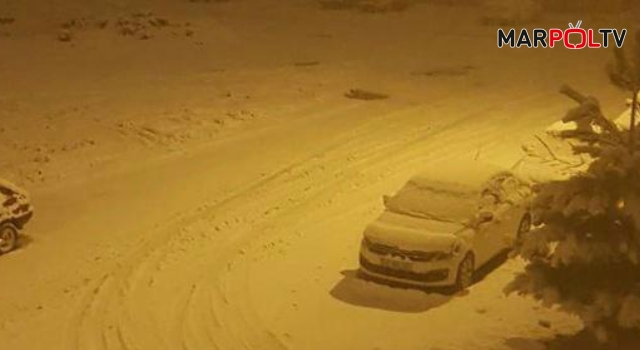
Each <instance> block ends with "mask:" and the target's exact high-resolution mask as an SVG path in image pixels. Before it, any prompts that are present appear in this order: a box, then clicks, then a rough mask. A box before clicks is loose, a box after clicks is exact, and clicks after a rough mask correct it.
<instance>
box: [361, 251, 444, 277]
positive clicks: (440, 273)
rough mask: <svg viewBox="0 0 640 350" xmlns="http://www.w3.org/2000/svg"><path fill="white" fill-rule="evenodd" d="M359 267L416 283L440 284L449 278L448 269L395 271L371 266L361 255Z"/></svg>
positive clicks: (374, 265)
mask: <svg viewBox="0 0 640 350" xmlns="http://www.w3.org/2000/svg"><path fill="white" fill-rule="evenodd" d="M360 266H362V267H364V268H365V269H366V270H368V271H371V272H373V273H378V274H381V275H385V276H390V277H395V278H399V279H405V280H411V281H418V282H440V281H444V280H446V279H447V278H448V277H449V270H448V269H437V270H433V271H429V272H426V273H419V272H413V271H406V270H396V269H391V268H388V267H385V266H380V265H376V264H373V263H371V262H370V261H369V260H367V259H366V258H365V257H364V256H362V255H360Z"/></svg>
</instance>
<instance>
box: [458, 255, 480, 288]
mask: <svg viewBox="0 0 640 350" xmlns="http://www.w3.org/2000/svg"><path fill="white" fill-rule="evenodd" d="M475 269H476V267H475V259H474V258H473V254H471V253H469V254H467V255H466V256H465V257H464V259H462V261H461V262H460V265H458V275H457V276H456V289H457V290H465V289H467V288H469V287H470V286H471V285H472V284H473V275H474V272H475Z"/></svg>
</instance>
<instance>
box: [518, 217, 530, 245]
mask: <svg viewBox="0 0 640 350" xmlns="http://www.w3.org/2000/svg"><path fill="white" fill-rule="evenodd" d="M529 231H531V215H529V214H525V215H524V216H523V217H522V219H521V220H520V224H519V225H518V232H517V234H516V240H517V242H520V241H522V238H523V237H524V235H526V234H527V233H529Z"/></svg>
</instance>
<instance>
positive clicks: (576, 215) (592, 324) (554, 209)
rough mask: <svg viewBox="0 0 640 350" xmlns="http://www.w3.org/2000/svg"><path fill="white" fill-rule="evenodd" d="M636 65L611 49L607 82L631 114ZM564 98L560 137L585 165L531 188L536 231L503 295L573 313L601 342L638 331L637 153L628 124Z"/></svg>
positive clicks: (588, 103) (639, 86)
mask: <svg viewBox="0 0 640 350" xmlns="http://www.w3.org/2000/svg"><path fill="white" fill-rule="evenodd" d="M639 57H640V56H639ZM636 67H640V65H638V64H636V63H635V62H632V61H631V60H627V59H626V58H625V57H624V56H623V55H622V53H621V52H620V51H618V53H617V54H616V62H615V64H614V65H613V66H612V67H611V69H610V76H611V78H612V81H613V82H614V83H615V84H616V85H618V86H620V87H622V88H624V89H625V90H627V91H628V92H629V93H630V94H632V95H633V102H632V103H633V105H632V110H633V115H635V113H636V106H637V103H638V101H637V98H636V96H637V93H638V91H639V90H640V74H639V71H638V69H636ZM563 92H564V93H565V94H566V95H568V96H569V97H571V98H573V99H574V100H576V101H577V102H578V103H579V106H578V107H577V108H575V109H572V110H571V111H569V113H568V114H567V116H566V117H565V118H564V119H563V120H564V121H565V122H568V121H573V122H575V123H576V124H577V125H578V128H577V129H576V130H571V131H565V132H563V133H562V135H561V137H563V138H565V139H567V140H568V141H569V142H570V143H571V144H572V146H573V149H574V152H575V153H578V154H588V155H589V157H590V159H592V162H591V163H590V165H589V167H588V168H587V170H586V171H584V172H581V173H578V174H576V175H574V176H572V177H570V178H568V179H565V180H558V181H553V182H549V183H546V184H543V185H541V186H540V187H539V188H538V191H537V194H536V198H535V200H534V203H533V205H532V211H533V216H534V219H535V221H536V222H535V223H536V224H537V225H540V227H539V228H538V229H536V230H534V231H532V232H531V234H529V235H528V236H527V237H526V238H525V239H524V240H523V242H522V244H521V246H520V247H518V250H517V252H518V253H519V254H520V255H521V256H522V257H523V258H524V259H525V260H526V261H527V266H526V269H525V272H524V273H522V274H520V275H518V276H517V277H516V278H515V280H514V281H513V282H512V283H511V284H510V285H509V286H508V287H507V289H506V291H507V292H508V293H510V292H517V293H521V294H526V295H531V296H533V297H534V298H536V299H538V300H540V301H542V303H543V304H545V305H547V306H559V307H560V308H561V309H563V310H566V311H568V312H571V313H574V314H576V315H578V316H579V317H580V318H581V319H582V320H583V322H584V324H585V326H586V328H587V329H589V330H591V331H593V332H594V334H595V335H596V337H597V338H598V339H599V340H600V341H607V340H610V339H611V336H612V335H615V334H619V333H620V332H621V331H624V330H635V331H640V148H639V147H638V143H637V142H636V140H635V139H636V133H637V132H636V130H635V128H634V127H633V124H630V126H629V128H624V129H623V128H619V127H617V126H616V124H615V123H613V122H611V121H610V120H609V119H607V118H605V117H604V116H603V115H602V113H601V110H600V107H599V104H598V101H597V100H596V99H595V98H592V97H585V96H582V95H581V94H579V93H577V92H576V91H574V90H572V89H570V88H566V87H565V88H564V89H563ZM633 119H634V118H633V117H632V118H631V120H630V123H633V122H635V121H634V120H633Z"/></svg>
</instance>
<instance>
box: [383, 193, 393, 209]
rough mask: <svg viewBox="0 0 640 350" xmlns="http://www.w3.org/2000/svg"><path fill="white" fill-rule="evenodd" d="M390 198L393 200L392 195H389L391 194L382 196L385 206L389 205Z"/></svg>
mask: <svg viewBox="0 0 640 350" xmlns="http://www.w3.org/2000/svg"><path fill="white" fill-rule="evenodd" d="M389 200H391V197H389V195H386V194H385V195H384V196H382V204H384V206H385V207H386V206H387V203H389Z"/></svg>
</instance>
